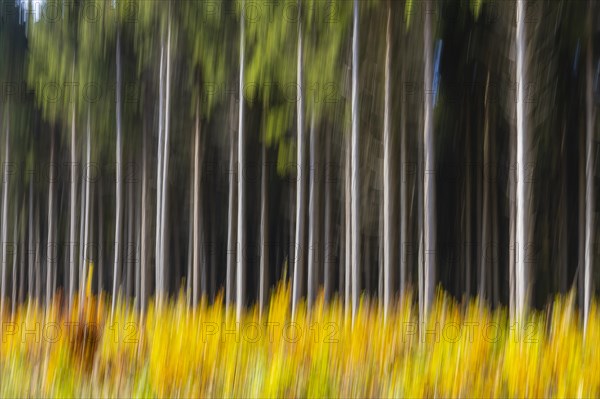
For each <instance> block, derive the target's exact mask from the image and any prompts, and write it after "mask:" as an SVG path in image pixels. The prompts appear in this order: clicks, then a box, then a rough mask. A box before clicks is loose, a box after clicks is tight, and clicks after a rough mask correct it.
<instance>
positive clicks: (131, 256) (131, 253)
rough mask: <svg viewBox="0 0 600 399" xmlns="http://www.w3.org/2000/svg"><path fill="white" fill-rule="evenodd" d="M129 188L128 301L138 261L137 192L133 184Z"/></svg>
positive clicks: (126, 274)
mask: <svg viewBox="0 0 600 399" xmlns="http://www.w3.org/2000/svg"><path fill="white" fill-rule="evenodd" d="M125 187H126V188H127V242H126V243H125V245H124V248H125V262H126V264H125V266H126V269H125V293H126V294H125V296H126V298H127V299H130V298H132V297H133V277H134V272H133V266H134V263H135V259H136V254H137V247H136V245H135V233H134V231H133V229H134V220H133V216H134V215H135V211H134V208H133V196H134V195H135V190H134V186H133V183H132V182H127V184H126V185H125Z"/></svg>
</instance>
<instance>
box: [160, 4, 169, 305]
mask: <svg viewBox="0 0 600 399" xmlns="http://www.w3.org/2000/svg"><path fill="white" fill-rule="evenodd" d="M170 94H171V5H170V4H169V22H168V27H167V60H166V82H165V121H164V123H165V126H164V132H165V143H164V148H163V165H162V169H163V170H162V188H161V190H162V194H161V198H160V199H161V209H162V211H161V214H160V217H161V221H160V279H161V293H160V295H161V302H162V299H163V295H165V292H166V291H167V290H168V285H167V277H168V275H167V273H166V269H165V260H166V255H165V245H166V234H165V231H167V230H166V228H165V226H166V223H167V216H166V215H167V212H168V209H167V193H168V191H167V182H168V181H169V125H170V111H171V107H170ZM161 304H162V303H161Z"/></svg>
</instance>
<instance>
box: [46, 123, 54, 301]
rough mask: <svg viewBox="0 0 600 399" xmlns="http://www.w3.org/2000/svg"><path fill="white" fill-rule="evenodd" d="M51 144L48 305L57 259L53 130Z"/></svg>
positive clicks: (47, 270) (47, 271) (47, 264)
mask: <svg viewBox="0 0 600 399" xmlns="http://www.w3.org/2000/svg"><path fill="white" fill-rule="evenodd" d="M50 134H51V144H50V178H49V184H48V185H49V187H48V245H47V249H46V258H47V260H46V305H47V306H49V305H50V301H51V299H52V275H53V269H54V262H55V261H56V259H55V252H54V248H55V242H54V230H55V229H54V223H55V221H54V186H55V185H56V175H55V169H56V163H55V148H54V147H55V143H54V141H55V137H54V135H55V132H54V129H52V132H51V133H50Z"/></svg>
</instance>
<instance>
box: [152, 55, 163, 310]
mask: <svg viewBox="0 0 600 399" xmlns="http://www.w3.org/2000/svg"><path fill="white" fill-rule="evenodd" d="M163 70H164V43H161V47H160V66H159V78H158V79H159V89H158V91H159V94H158V97H159V99H158V149H157V158H158V162H157V165H156V168H157V170H156V237H155V243H154V245H155V248H154V286H155V288H154V291H155V292H154V300H155V307H156V308H158V307H159V304H160V300H161V295H162V286H161V281H162V280H161V275H162V273H161V252H160V242H161V235H160V232H161V228H160V226H161V221H162V218H161V214H162V200H161V198H162V175H163V166H162V165H163V159H162V156H163V146H164V142H163V128H164V114H163V101H164V83H163Z"/></svg>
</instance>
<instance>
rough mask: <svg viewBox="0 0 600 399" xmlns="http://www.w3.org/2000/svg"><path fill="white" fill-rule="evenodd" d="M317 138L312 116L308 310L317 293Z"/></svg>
mask: <svg viewBox="0 0 600 399" xmlns="http://www.w3.org/2000/svg"><path fill="white" fill-rule="evenodd" d="M318 164H319V162H318V160H317V137H316V129H315V117H314V114H313V116H312V117H311V123H310V187H309V205H308V206H309V211H308V217H309V222H308V276H307V280H308V284H307V299H308V301H307V302H308V308H309V309H310V308H311V307H312V306H313V304H314V301H315V298H316V296H317V295H316V292H317V286H318V284H317V281H318V271H317V265H318V260H319V252H318V248H319V239H318V230H319V227H318V224H319V221H320V217H319V193H318V188H317V187H318V184H319V183H318V182H317V179H318V175H317V167H318Z"/></svg>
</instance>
